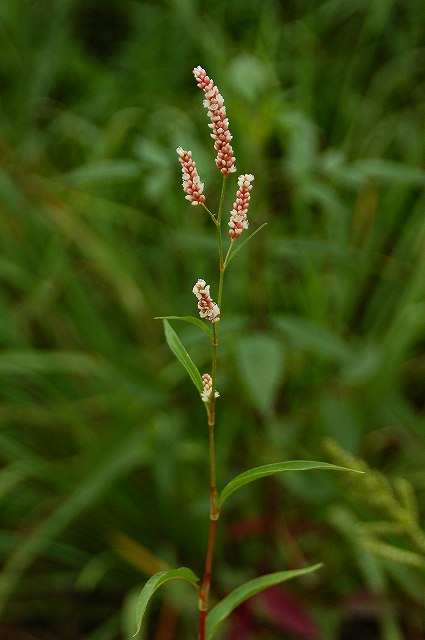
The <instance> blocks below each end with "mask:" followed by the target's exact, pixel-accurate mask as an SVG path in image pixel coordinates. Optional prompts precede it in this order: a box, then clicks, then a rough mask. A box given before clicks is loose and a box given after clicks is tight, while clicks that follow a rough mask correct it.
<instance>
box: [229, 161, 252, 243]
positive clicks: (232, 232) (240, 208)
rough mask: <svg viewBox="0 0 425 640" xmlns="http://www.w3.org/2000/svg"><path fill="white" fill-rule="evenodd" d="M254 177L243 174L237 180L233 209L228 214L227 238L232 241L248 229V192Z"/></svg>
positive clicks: (249, 197)
mask: <svg viewBox="0 0 425 640" xmlns="http://www.w3.org/2000/svg"><path fill="white" fill-rule="evenodd" d="M253 180H254V176H253V175H252V174H250V173H245V174H244V175H242V176H239V178H238V185H239V189H238V190H237V192H236V200H235V202H234V203H233V209H232V211H231V212H230V221H229V227H230V228H229V236H230V238H231V239H232V240H236V238H239V236H240V235H241V233H242V231H243V230H244V229H248V218H247V213H248V205H249V201H250V199H251V195H250V193H249V192H250V191H251V189H252V185H251V182H252V181H253Z"/></svg>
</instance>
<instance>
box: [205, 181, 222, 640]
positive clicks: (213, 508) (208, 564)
mask: <svg viewBox="0 0 425 640" xmlns="http://www.w3.org/2000/svg"><path fill="white" fill-rule="evenodd" d="M226 178H227V176H223V183H222V187H221V195H220V204H219V209H218V213H217V217H215V216H214V215H213V214H211V213H210V212H209V213H210V216H211V217H212V219H213V220H214V221H215V223H216V227H217V240H218V260H219V285H218V298H217V304H218V306H219V307H220V309H221V303H222V297H223V282H224V271H225V269H226V266H227V265H226V263H227V259H228V256H229V251H228V252H227V254H226V258H225V259H223V240H222V234H221V220H222V213H223V204H224V194H225V190H226ZM219 325H220V323H219V322H217V323H215V324H214V325H213V343H212V366H211V369H212V375H211V377H212V390H211V397H210V399H209V403H208V445H209V476H210V515H209V518H210V527H209V535H208V546H207V553H206V557H205V568H204V577H203V580H202V585H201V589H200V593H199V640H205V628H206V618H207V612H208V600H209V592H210V586H211V573H212V563H213V557H214V542H215V531H216V527H217V521H218V518H219V515H220V509H219V505H218V494H217V482H216V465H215V443H214V427H215V401H216V397H215V391H216V378H217V349H218V339H219Z"/></svg>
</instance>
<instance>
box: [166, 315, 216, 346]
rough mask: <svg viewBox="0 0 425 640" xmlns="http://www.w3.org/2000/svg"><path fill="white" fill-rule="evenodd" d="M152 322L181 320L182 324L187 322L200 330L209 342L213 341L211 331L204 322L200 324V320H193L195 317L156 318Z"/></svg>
mask: <svg viewBox="0 0 425 640" xmlns="http://www.w3.org/2000/svg"><path fill="white" fill-rule="evenodd" d="M154 320H183V322H189V323H190V324H194V325H196V326H197V327H199V328H200V329H202V331H203V332H204V333H206V334H207V336H208V337H209V339H210V340H211V341H212V340H213V334H212V331H211V329H210V328H209V327H208V326H207V325H206V324H205V322H202V320H201V319H200V318H195V316H156V318H154Z"/></svg>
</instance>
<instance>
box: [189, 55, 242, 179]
mask: <svg viewBox="0 0 425 640" xmlns="http://www.w3.org/2000/svg"><path fill="white" fill-rule="evenodd" d="M193 75H194V76H195V79H196V82H197V83H198V87H199V88H200V89H202V90H203V92H204V94H205V100H204V107H205V108H206V109H208V116H209V118H210V120H211V124H209V125H208V126H209V127H210V129H212V133H211V137H212V138H213V140H214V149H215V150H216V152H217V157H216V160H215V164H216V165H217V168H218V170H219V171H221V173H222V174H224V175H228V174H229V173H233V172H234V171H236V167H235V164H234V163H235V157H234V155H233V148H232V145H231V144H230V141H231V140H232V135H231V133H230V131H229V120H228V118H227V116H226V107H225V106H224V100H223V96H222V95H221V94H220V93H219V91H218V88H217V87H216V85H215V84H214V81H213V80H212V79H211V78H209V77H208V76H207V73H206V71H205V69H203V68H202V67H195V69H194V70H193Z"/></svg>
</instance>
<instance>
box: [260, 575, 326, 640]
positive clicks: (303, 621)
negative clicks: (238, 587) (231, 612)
mask: <svg viewBox="0 0 425 640" xmlns="http://www.w3.org/2000/svg"><path fill="white" fill-rule="evenodd" d="M251 602H252V604H253V605H254V606H255V609H256V611H258V612H259V613H260V612H261V614H262V615H263V616H264V615H266V617H267V618H268V619H269V620H270V621H271V622H272V623H273V624H274V625H275V626H276V627H278V628H279V629H281V630H283V631H289V632H290V633H294V634H296V635H298V636H299V637H300V638H305V639H306V640H319V639H320V631H319V629H318V628H317V627H316V625H315V624H314V622H313V621H312V620H311V618H310V617H309V615H308V613H307V612H306V611H305V610H304V608H303V607H302V606H301V605H300V603H299V602H298V601H297V600H296V599H295V598H294V597H293V596H291V595H290V594H289V593H288V592H287V591H285V589H283V588H282V587H279V586H276V587H270V588H269V589H266V590H265V591H262V592H261V593H259V594H257V595H256V596H255V597H254V598H252V600H251Z"/></svg>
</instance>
